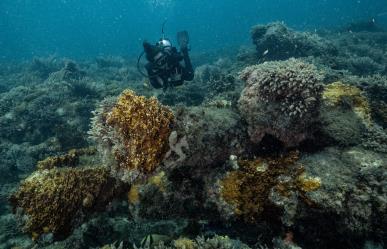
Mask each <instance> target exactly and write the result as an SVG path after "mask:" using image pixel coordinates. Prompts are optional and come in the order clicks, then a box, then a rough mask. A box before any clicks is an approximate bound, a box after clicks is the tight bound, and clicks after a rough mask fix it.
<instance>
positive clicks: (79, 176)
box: [10, 167, 123, 239]
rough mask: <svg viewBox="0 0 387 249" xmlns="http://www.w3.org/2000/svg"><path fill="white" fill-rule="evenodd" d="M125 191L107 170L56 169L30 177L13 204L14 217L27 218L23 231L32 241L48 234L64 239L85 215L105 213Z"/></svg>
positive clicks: (12, 201)
mask: <svg viewBox="0 0 387 249" xmlns="http://www.w3.org/2000/svg"><path fill="white" fill-rule="evenodd" d="M122 188H123V185H122V184H121V183H119V182H117V180H115V179H114V178H112V177H111V176H110V174H109V171H108V169H106V168H101V167H99V168H62V169H59V168H54V169H51V170H39V171H36V172H35V173H33V174H32V175H31V176H29V177H28V178H27V179H26V180H24V181H23V182H22V183H21V185H20V187H19V189H18V190H17V191H16V192H15V193H13V194H12V196H11V197H10V202H11V204H12V206H13V211H14V212H15V213H17V214H18V215H20V216H21V217H23V216H24V215H26V220H25V218H23V220H25V224H24V227H23V229H24V231H26V232H28V233H30V234H31V236H32V238H33V239H37V238H38V237H39V236H40V235H42V234H48V233H52V234H54V236H55V237H57V238H63V237H65V236H67V235H68V234H69V233H70V232H71V231H72V229H73V228H74V226H75V225H76V223H77V222H79V220H78V219H80V218H81V217H82V215H85V214H88V213H90V212H92V211H96V210H101V209H102V210H103V208H104V207H105V206H106V205H107V204H108V203H109V202H110V201H112V200H113V198H115V197H117V196H119V195H120V192H121V191H122ZM77 220H78V221H77Z"/></svg>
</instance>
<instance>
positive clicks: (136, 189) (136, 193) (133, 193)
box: [128, 184, 140, 204]
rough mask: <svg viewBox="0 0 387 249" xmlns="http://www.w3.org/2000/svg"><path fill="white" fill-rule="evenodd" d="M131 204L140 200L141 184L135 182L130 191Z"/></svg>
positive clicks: (129, 199)
mask: <svg viewBox="0 0 387 249" xmlns="http://www.w3.org/2000/svg"><path fill="white" fill-rule="evenodd" d="M128 201H129V203H130V204H137V203H138V202H139V201H140V184H133V185H132V186H131V187H130V190H129V193H128Z"/></svg>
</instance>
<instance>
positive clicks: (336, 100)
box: [323, 82, 371, 125]
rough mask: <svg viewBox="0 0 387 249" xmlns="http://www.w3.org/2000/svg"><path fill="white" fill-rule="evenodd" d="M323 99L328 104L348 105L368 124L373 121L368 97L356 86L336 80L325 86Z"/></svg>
mask: <svg viewBox="0 0 387 249" xmlns="http://www.w3.org/2000/svg"><path fill="white" fill-rule="evenodd" d="M323 100H324V102H325V103H326V104H327V105H332V106H338V105H341V106H343V105H344V106H347V107H350V108H352V110H353V111H354V112H355V113H356V114H357V115H358V116H359V117H360V118H361V119H362V120H363V121H364V122H365V123H366V124H367V125H369V124H370V123H371V110H370V106H369V103H368V100H367V98H366V97H364V96H363V94H362V92H361V90H360V89H359V88H357V87H355V86H351V85H347V84H344V83H342V82H334V83H332V84H329V85H327V86H325V89H324V92H323Z"/></svg>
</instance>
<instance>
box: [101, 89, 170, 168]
mask: <svg viewBox="0 0 387 249" xmlns="http://www.w3.org/2000/svg"><path fill="white" fill-rule="evenodd" d="M172 123H173V113H172V111H171V110H169V109H168V108H167V107H164V106H162V105H160V104H159V103H158V101H157V100H156V99H155V98H150V99H147V98H145V97H143V96H137V95H136V94H135V93H134V92H133V91H130V90H125V91H124V92H123V93H122V94H121V95H120V97H119V98H118V101H117V103H116V104H115V106H114V107H113V109H112V111H111V112H110V113H109V114H108V115H107V124H108V125H110V126H112V127H114V128H116V129H117V131H118V132H119V134H120V137H121V142H122V146H123V149H116V150H115V151H114V156H115V158H116V160H117V162H118V166H119V168H120V169H123V170H127V171H131V170H136V171H139V172H142V173H151V172H153V171H154V170H155V168H156V167H157V166H158V165H159V164H160V162H161V160H162V159H163V157H164V155H165V153H166V152H167V150H168V137H169V135H170V133H171V128H170V127H171V124H172Z"/></svg>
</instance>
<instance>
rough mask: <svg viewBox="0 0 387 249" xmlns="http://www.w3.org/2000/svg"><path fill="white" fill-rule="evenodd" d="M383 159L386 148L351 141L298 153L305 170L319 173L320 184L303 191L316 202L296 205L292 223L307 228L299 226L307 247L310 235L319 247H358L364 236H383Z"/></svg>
mask: <svg viewBox="0 0 387 249" xmlns="http://www.w3.org/2000/svg"><path fill="white" fill-rule="evenodd" d="M386 159H387V158H386V154H385V153H375V152H372V151H368V150H364V149H361V148H356V147H353V148H347V149H345V150H340V149H338V148H328V149H326V150H324V151H322V152H320V153H316V154H312V155H305V156H303V158H301V160H300V163H302V164H303V165H304V167H305V169H306V171H307V172H309V173H310V174H312V175H315V176H322V177H323V184H322V185H321V187H320V188H319V189H317V190H316V191H314V192H311V193H309V194H308V197H309V198H310V199H311V200H312V201H313V203H315V208H312V209H311V208H309V207H306V208H300V209H299V210H298V212H297V215H296V217H295V220H296V223H295V225H296V226H295V227H296V229H297V230H298V229H302V230H303V231H306V230H307V231H308V232H303V231H299V232H300V235H301V234H302V235H301V236H302V237H303V238H302V241H303V242H304V245H305V247H306V248H308V247H310V246H311V244H305V242H306V241H310V242H309V243H311V241H315V240H313V239H312V237H313V238H317V237H318V238H320V242H319V247H321V248H329V247H337V245H338V244H341V245H342V246H343V247H348V248H361V246H362V244H363V243H364V241H366V240H367V238H368V239H369V240H374V241H383V240H385V238H386V231H385V229H384V228H383V227H384V226H385V224H386V219H387V217H386V215H385V211H384V210H385V208H386V205H387V202H386V199H385V198H383V197H382V196H385V195H386V193H387V188H386V174H385V172H386V169H387V165H386V163H385V162H386ZM315 224H319V226H318V228H317V227H316V226H315ZM300 225H301V226H302V227H303V228H300ZM297 233H298V232H297ZM327 238H334V239H332V240H329V239H327ZM312 244H313V246H316V243H315V242H312Z"/></svg>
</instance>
